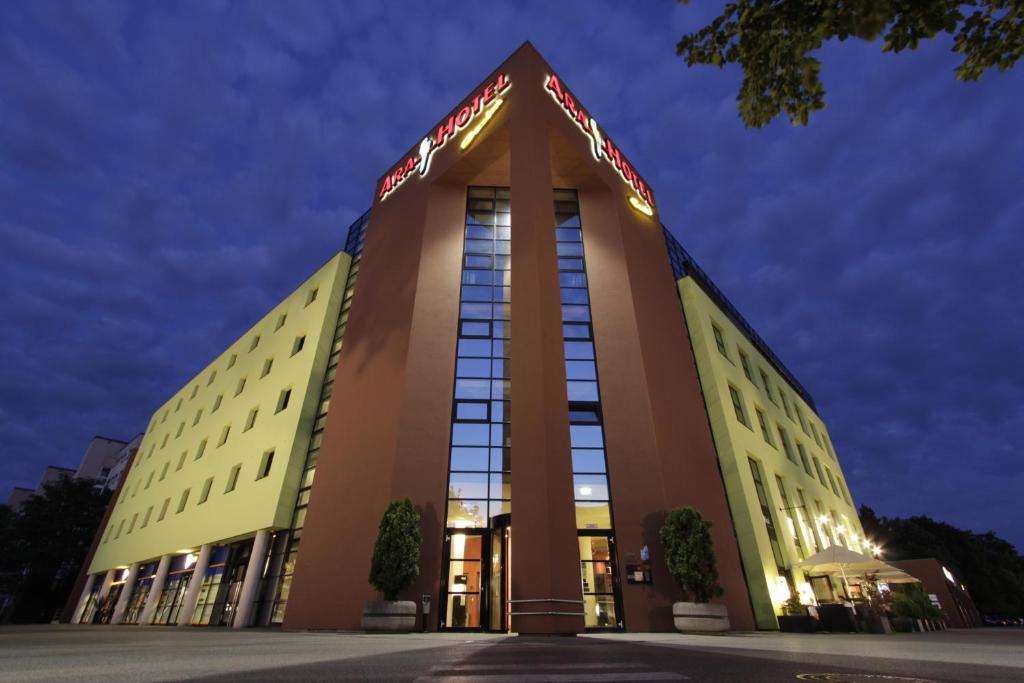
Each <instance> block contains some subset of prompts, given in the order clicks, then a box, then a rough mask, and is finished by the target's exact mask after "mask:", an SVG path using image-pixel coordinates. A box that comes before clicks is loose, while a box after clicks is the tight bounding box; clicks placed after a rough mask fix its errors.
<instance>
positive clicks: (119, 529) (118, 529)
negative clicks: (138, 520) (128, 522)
mask: <svg viewBox="0 0 1024 683" xmlns="http://www.w3.org/2000/svg"><path fill="white" fill-rule="evenodd" d="M124 523H125V520H123V519H122V520H121V523H120V524H118V525H117V533H116V534H114V540H115V541H116V540H117V539H119V538H121V532H122V531H124Z"/></svg>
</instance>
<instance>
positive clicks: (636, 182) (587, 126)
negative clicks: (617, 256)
mask: <svg viewBox="0 0 1024 683" xmlns="http://www.w3.org/2000/svg"><path fill="white" fill-rule="evenodd" d="M544 88H545V89H546V90H547V91H548V93H550V94H551V96H552V97H553V98H555V101H556V102H558V103H559V104H560V105H562V109H563V110H565V113H566V114H567V115H568V116H569V118H570V119H572V120H573V121H575V122H576V125H577V126H579V128H580V130H582V131H583V132H584V133H586V134H587V135H588V136H589V137H590V140H591V143H592V144H591V152H593V153H594V158H595V159H597V160H598V161H601V160H602V159H603V160H605V161H607V162H608V163H610V164H612V165H613V166H614V167H615V170H617V171H618V172H619V175H620V176H622V179H623V180H624V181H626V183H627V184H628V185H629V186H630V187H632V188H633V189H634V190H635V191H636V193H637V195H639V196H638V197H630V204H631V205H632V206H633V207H634V208H635V209H637V210H638V211H640V212H642V213H645V214H647V215H648V216H650V215H653V214H654V211H653V209H652V208H651V207H653V206H654V193H652V192H651V188H649V187H647V184H646V183H644V181H643V180H642V179H641V178H640V175H639V174H638V173H637V172H636V171H634V170H633V167H632V166H630V164H629V162H628V161H627V160H626V158H625V157H624V156H623V154H622V152H620V151H619V148H618V147H616V146H615V144H614V143H612V141H611V139H609V138H608V137H605V136H604V135H602V133H601V129H600V128H598V126H597V121H595V120H594V119H593V118H592V117H591V116H590V115H589V114H588V113H587V112H586V110H585V109H584V108H583V105H581V104H580V103H578V102H577V101H576V99H575V98H574V97H573V96H572V95H571V94H570V93H569V91H568V90H567V89H566V87H565V86H564V85H562V83H561V81H559V80H558V76H556V75H554V74H551V75H550V76H548V77H547V78H546V79H545V81H544ZM644 202H646V206H644Z"/></svg>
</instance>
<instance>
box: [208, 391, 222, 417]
mask: <svg viewBox="0 0 1024 683" xmlns="http://www.w3.org/2000/svg"><path fill="white" fill-rule="evenodd" d="M223 400H224V394H217V398H215V399H213V407H212V408H210V412H211V413H216V412H217V409H218V408H220V402H221V401H223Z"/></svg>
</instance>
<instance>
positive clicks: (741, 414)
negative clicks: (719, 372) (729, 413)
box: [729, 384, 750, 427]
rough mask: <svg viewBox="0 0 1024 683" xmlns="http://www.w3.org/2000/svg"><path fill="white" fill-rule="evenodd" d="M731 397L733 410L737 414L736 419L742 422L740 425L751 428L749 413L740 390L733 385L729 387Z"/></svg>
mask: <svg viewBox="0 0 1024 683" xmlns="http://www.w3.org/2000/svg"><path fill="white" fill-rule="evenodd" d="M729 395H730V397H732V408H733V410H734V411H735V412H736V419H737V420H739V421H740V424H742V425H744V426H746V427H750V420H748V419H747V411H746V409H745V408H744V407H743V398H742V397H741V396H740V392H739V390H738V389H737V388H736V387H734V386H733V385H731V384H730V385H729Z"/></svg>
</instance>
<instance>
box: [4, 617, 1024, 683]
mask: <svg viewBox="0 0 1024 683" xmlns="http://www.w3.org/2000/svg"><path fill="white" fill-rule="evenodd" d="M184 680H188V681H288V682H298V681H302V682H307V681H371V682H383V681H401V682H403V683H570V682H573V681H583V682H585V683H642V682H643V681H708V682H710V681H723V682H724V681H729V682H733V681H766V682H773V681H790V682H791V681H799V680H805V681H807V680H809V681H833V682H836V683H900V682H907V681H916V682H918V683H933V682H934V683H954V682H964V683H968V682H970V683H974V682H986V683H987V682H992V681H1018V682H1019V681H1024V629H978V630H975V631H946V632H942V633H923V634H898V635H897V634H894V635H892V636H868V635H797V634H778V633H746V634H728V635H720V636H716V635H707V636H683V635H678V634H614V635H610V636H589V635H588V636H585V637H577V638H569V637H549V638H542V637H514V636H502V635H483V634H454V633H448V634H405V635H369V634H354V633H325V632H312V633H307V632H281V631H273V630H260V629H251V630H245V631H233V630H223V629H200V628H174V627H146V628H140V627H130V626H113V627H111V626H106V627H105V626H34V627H16V626H6V627H0V681H17V682H18V683H33V682H36V681H47V682H49V681H56V682H60V681H76V682H78V681H86V682H88V681H103V682H104V683H118V682H120V681H132V682H135V681H146V682H148V681H184Z"/></svg>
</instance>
